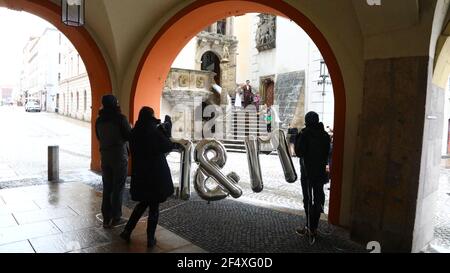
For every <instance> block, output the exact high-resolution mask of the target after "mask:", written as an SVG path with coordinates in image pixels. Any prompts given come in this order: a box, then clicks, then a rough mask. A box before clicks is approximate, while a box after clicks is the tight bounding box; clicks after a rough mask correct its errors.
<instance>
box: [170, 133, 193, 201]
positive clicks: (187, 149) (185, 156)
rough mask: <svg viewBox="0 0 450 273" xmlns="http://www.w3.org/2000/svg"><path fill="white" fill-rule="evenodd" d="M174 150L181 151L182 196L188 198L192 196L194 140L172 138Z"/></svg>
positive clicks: (184, 198)
mask: <svg viewBox="0 0 450 273" xmlns="http://www.w3.org/2000/svg"><path fill="white" fill-rule="evenodd" d="M172 142H173V143H174V146H175V147H174V149H173V151H174V152H178V153H180V190H181V193H180V197H181V199H183V200H188V199H189V198H190V196H191V164H192V142H191V141H189V140H186V139H172Z"/></svg>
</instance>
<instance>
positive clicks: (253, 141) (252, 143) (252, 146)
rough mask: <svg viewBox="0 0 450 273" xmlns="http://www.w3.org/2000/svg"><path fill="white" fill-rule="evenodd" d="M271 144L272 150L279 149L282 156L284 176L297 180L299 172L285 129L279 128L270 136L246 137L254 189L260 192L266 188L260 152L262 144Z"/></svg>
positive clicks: (290, 180)
mask: <svg viewBox="0 0 450 273" xmlns="http://www.w3.org/2000/svg"><path fill="white" fill-rule="evenodd" d="M262 144H263V145H267V144H270V145H271V146H272V150H277V152H278V157H279V158H280V162H281V166H282V167H283V172H284V178H285V180H286V181H287V182H289V183H294V182H295V181H297V172H296V171H295V167H294V163H293V162H292V158H291V155H290V153H289V146H288V143H287V141H286V136H285V133H284V131H283V130H280V129H277V130H275V131H274V132H272V134H270V136H269V137H268V138H262V137H255V136H247V137H246V138H245V148H246V150H247V160H248V167H249V171H250V180H251V185H252V190H253V191H254V192H260V191H262V190H263V188H264V184H263V179H262V173H261V163H260V160H259V153H260V150H261V145H262Z"/></svg>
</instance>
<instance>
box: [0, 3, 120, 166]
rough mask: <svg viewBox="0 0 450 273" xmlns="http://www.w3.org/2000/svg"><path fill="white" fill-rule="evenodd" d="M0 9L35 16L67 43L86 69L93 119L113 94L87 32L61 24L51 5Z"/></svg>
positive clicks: (94, 157) (95, 151) (94, 155)
mask: <svg viewBox="0 0 450 273" xmlns="http://www.w3.org/2000/svg"><path fill="white" fill-rule="evenodd" d="M0 7H6V8H9V9H12V10H17V11H25V12H28V13H31V14H34V15H36V16H38V17H40V18H42V19H44V20H46V21H48V22H49V23H51V24H52V25H53V26H55V27H56V28H57V29H58V30H59V31H61V32H62V33H63V34H64V35H65V36H66V37H67V38H68V39H69V40H70V42H71V43H72V44H73V45H74V46H75V48H76V49H77V51H78V52H79V54H80V56H81V58H82V59H83V62H84V63H85V65H86V70H87V73H88V76H89V81H90V84H91V89H92V117H95V116H96V115H97V113H98V110H99V109H100V106H101V98H102V96H103V95H105V94H110V93H111V92H112V84H111V78H110V75H109V70H108V67H107V65H106V62H105V60H104V58H103V55H102V53H101V51H100V49H99V48H98V46H97V44H96V43H95V41H94V39H93V38H92V37H91V35H90V34H89V32H88V31H87V30H86V28H84V27H69V26H66V25H64V24H63V23H62V22H61V8H60V7H59V6H58V5H56V4H54V3H52V2H50V1H33V0H3V1H0ZM94 121H95V118H93V121H92V125H91V169H92V170H96V171H100V169H101V167H100V152H99V146H98V142H97V138H96V137H95V129H94Z"/></svg>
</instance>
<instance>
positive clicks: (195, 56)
mask: <svg viewBox="0 0 450 273" xmlns="http://www.w3.org/2000/svg"><path fill="white" fill-rule="evenodd" d="M215 56H217V58H214V57H215ZM172 67H173V68H184V69H190V70H193V69H195V70H209V71H212V72H215V73H216V77H215V79H216V83H217V84H218V85H220V86H221V87H222V88H223V90H224V91H225V92H222V98H221V104H226V98H225V95H226V94H228V95H230V97H234V96H235V91H236V87H237V86H238V85H242V84H244V83H245V82H246V81H247V80H249V81H250V82H251V85H252V89H253V92H254V93H257V92H258V93H259V95H260V97H261V103H262V104H266V105H268V106H272V105H276V106H277V107H278V111H279V117H280V122H281V126H282V127H284V128H287V127H288V125H289V124H291V125H292V126H294V127H299V128H300V127H302V126H303V125H304V121H303V119H304V115H305V113H306V112H308V111H316V112H317V113H318V114H319V115H320V118H321V120H323V122H324V124H325V126H327V127H330V128H333V125H334V120H333V119H334V96H333V87H332V84H331V79H330V77H329V74H328V71H327V67H326V64H325V62H324V61H323V58H322V55H321V54H320V51H319V49H318V48H317V47H316V46H315V44H314V43H313V42H312V40H311V39H310V37H309V36H308V35H307V34H306V33H305V32H304V31H303V30H302V28H301V27H299V26H298V25H297V24H295V23H294V22H292V21H290V20H288V19H286V18H283V17H278V16H274V15H269V14H258V13H249V14H245V15H241V16H236V17H229V18H227V19H224V20H222V21H219V22H217V23H215V24H213V25H211V26H209V27H208V28H206V29H205V30H204V31H202V32H200V33H199V34H198V35H197V36H196V37H194V38H193V39H192V40H191V41H190V42H189V43H188V44H187V45H186V46H185V47H184V48H183V50H182V51H181V52H180V53H179V55H178V56H177V58H176V59H175V61H174V63H173V64H172ZM164 105H166V102H165V101H164V99H163V101H162V109H163V112H165V113H166V112H167V111H164V109H166V107H165V106H164Z"/></svg>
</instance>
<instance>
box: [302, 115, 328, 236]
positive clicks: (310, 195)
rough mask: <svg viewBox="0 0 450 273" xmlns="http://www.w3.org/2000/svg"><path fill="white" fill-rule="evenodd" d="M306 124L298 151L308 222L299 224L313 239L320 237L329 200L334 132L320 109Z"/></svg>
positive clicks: (306, 117)
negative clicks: (321, 119)
mask: <svg viewBox="0 0 450 273" xmlns="http://www.w3.org/2000/svg"><path fill="white" fill-rule="evenodd" d="M305 126H306V127H305V128H304V129H302V130H301V131H300V133H299V134H298V136H297V139H296V143H295V153H296V155H297V156H298V157H299V158H300V171H301V179H300V180H301V185H302V192H303V206H304V209H305V214H306V225H305V226H304V227H300V228H297V230H296V231H297V233H298V234H300V235H302V236H303V235H309V238H310V243H311V244H314V243H315V241H316V238H317V228H318V226H319V220H320V215H321V213H323V207H324V204H325V193H324V190H323V186H324V184H326V183H327V182H328V175H327V171H326V166H327V164H328V156H329V153H330V136H329V135H328V133H327V132H326V131H325V128H324V125H323V123H321V122H319V115H318V114H317V113H316V112H309V113H307V114H306V116H305Z"/></svg>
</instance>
